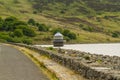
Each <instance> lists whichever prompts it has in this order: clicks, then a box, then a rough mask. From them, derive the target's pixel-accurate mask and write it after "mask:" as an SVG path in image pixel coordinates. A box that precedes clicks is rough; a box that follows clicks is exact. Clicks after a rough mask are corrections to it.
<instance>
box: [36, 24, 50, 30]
mask: <svg viewBox="0 0 120 80" xmlns="http://www.w3.org/2000/svg"><path fill="white" fill-rule="evenodd" d="M38 30H39V31H44V32H46V31H49V28H48V27H47V26H46V25H45V24H39V25H38Z"/></svg>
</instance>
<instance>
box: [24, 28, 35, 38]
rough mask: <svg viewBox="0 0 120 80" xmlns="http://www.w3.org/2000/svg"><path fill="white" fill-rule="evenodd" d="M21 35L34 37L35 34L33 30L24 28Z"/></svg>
mask: <svg viewBox="0 0 120 80" xmlns="http://www.w3.org/2000/svg"><path fill="white" fill-rule="evenodd" d="M23 34H24V35H26V36H29V37H35V36H36V33H35V31H34V30H33V29H31V28H29V27H25V28H24V29H23Z"/></svg>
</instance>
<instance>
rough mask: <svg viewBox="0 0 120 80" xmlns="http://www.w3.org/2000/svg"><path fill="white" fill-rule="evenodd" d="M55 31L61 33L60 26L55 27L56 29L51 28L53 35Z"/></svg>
mask: <svg viewBox="0 0 120 80" xmlns="http://www.w3.org/2000/svg"><path fill="white" fill-rule="evenodd" d="M57 32H60V33H63V30H62V28H56V29H53V30H52V33H53V35H54V34H55V33H57Z"/></svg>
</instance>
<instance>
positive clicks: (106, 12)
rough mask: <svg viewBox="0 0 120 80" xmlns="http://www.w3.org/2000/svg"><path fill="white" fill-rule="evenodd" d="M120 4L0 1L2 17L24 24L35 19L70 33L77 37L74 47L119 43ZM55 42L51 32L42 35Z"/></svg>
mask: <svg viewBox="0 0 120 80" xmlns="http://www.w3.org/2000/svg"><path fill="white" fill-rule="evenodd" d="M119 6H120V1H119V0H92V1H90V0H65V1H63V0H6V1H4V0H0V12H1V13H0V16H1V17H2V18H5V17H7V16H15V17H17V18H19V19H21V20H23V21H26V22H27V20H28V19H30V18H33V19H34V20H35V21H37V22H39V23H44V24H46V25H47V26H51V27H52V28H51V29H53V28H63V29H69V30H71V31H72V32H74V33H76V35H77V39H76V40H71V41H70V43H71V42H73V43H83V42H84V43H86V42H118V41H120V7H119ZM36 32H37V33H38V34H43V35H37V36H36V37H35V38H34V42H35V43H40V42H42V41H43V40H42V39H41V37H48V36H50V37H51V38H52V36H51V35H52V34H51V32H50V31H49V32H39V31H36Z"/></svg>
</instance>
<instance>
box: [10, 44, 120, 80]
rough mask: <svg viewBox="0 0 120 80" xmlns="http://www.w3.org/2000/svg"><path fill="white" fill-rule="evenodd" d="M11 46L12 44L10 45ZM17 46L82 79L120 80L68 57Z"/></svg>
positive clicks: (27, 46)
mask: <svg viewBox="0 0 120 80" xmlns="http://www.w3.org/2000/svg"><path fill="white" fill-rule="evenodd" d="M12 44H13V43H12ZM14 45H18V46H22V47H26V48H29V49H32V50H36V51H38V52H39V53H40V54H41V55H45V56H48V57H49V58H51V59H52V60H54V61H56V62H58V63H60V64H62V65H64V66H66V67H68V68H70V69H72V70H74V71H75V72H76V73H78V74H80V75H82V76H83V77H85V78H87V79H89V80H120V77H118V76H114V75H111V74H109V73H104V72H102V71H98V70H96V69H93V68H91V67H89V65H87V64H84V63H83V62H81V61H78V60H76V59H74V58H72V57H70V56H63V55H62V54H57V53H53V52H50V51H47V50H45V49H43V48H37V47H34V46H31V45H25V44H15V43H14Z"/></svg>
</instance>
